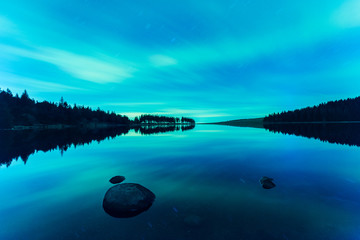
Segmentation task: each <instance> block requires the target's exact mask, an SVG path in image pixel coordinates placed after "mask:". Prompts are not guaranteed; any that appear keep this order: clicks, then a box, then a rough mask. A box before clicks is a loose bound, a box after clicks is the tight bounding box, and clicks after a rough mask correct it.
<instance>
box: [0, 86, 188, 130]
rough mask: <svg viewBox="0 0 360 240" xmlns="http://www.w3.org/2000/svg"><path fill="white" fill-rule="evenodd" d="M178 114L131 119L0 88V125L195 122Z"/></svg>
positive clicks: (2, 126)
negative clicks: (13, 92)
mask: <svg viewBox="0 0 360 240" xmlns="http://www.w3.org/2000/svg"><path fill="white" fill-rule="evenodd" d="M179 119H180V118H174V117H165V116H156V115H149V114H147V115H141V116H140V117H136V118H135V119H134V120H133V121H132V120H130V119H129V118H128V117H127V116H124V115H119V114H116V113H115V112H105V111H103V110H101V109H100V108H97V109H96V110H93V109H91V108H89V107H85V106H78V105H76V104H74V106H71V105H70V104H68V103H67V102H66V101H65V100H64V98H63V97H61V99H60V102H59V103H58V104H56V103H51V102H48V101H43V102H38V101H35V100H34V99H31V98H30V97H29V94H28V93H27V91H26V90H25V91H24V92H23V94H22V95H21V97H20V98H19V97H18V95H16V96H13V94H12V93H11V91H10V90H9V89H8V90H7V91H0V129H9V128H13V127H14V126H38V127H41V126H42V127H47V126H48V125H62V126H75V125H76V126H83V127H84V126H89V125H95V126H99V125H100V126H101V125H134V124H137V125H139V124H140V125H151V124H162V125H175V124H183V125H194V124H195V121H194V120H193V119H190V118H181V122H180V120H179Z"/></svg>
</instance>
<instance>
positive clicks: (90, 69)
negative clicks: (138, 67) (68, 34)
mask: <svg viewBox="0 0 360 240" xmlns="http://www.w3.org/2000/svg"><path fill="white" fill-rule="evenodd" d="M39 60H43V61H46V62H49V63H52V64H54V65H56V66H58V67H59V68H60V69H62V70H63V71H65V72H68V73H69V74H71V75H72V76H74V77H76V78H79V79H83V80H87V81H90V82H95V83H111V82H120V81H122V80H124V79H126V78H131V77H133V75H132V73H133V72H134V71H135V69H134V68H132V67H128V66H121V64H120V63H118V64H116V65H115V64H114V63H109V62H107V61H102V60H100V59H96V58H93V57H88V56H82V55H77V54H74V53H70V52H66V51H62V50H57V49H43V51H42V54H41V56H40V58H39Z"/></svg>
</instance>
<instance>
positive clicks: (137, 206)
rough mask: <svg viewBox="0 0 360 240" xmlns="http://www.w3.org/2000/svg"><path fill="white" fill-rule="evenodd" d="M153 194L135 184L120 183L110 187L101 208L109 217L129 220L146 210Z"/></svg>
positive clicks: (151, 201) (152, 200)
mask: <svg viewBox="0 0 360 240" xmlns="http://www.w3.org/2000/svg"><path fill="white" fill-rule="evenodd" d="M154 200H155V194H154V193H152V192H151V191H150V190H149V189H147V188H145V187H143V186H141V185H140V184H137V183H122V184H118V185H115V186H113V187H111V188H110V189H109V190H108V191H107V192H106V194H105V197H104V201H103V208H104V210H105V212H106V213H108V214H109V215H110V216H113V217H117V218H129V217H134V216H136V215H139V214H140V213H142V212H144V211H146V210H148V209H149V208H150V207H151V205H152V204H153V202H154Z"/></svg>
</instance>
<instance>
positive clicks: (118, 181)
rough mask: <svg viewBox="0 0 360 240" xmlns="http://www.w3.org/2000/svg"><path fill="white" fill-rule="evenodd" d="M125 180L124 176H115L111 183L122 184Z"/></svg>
mask: <svg viewBox="0 0 360 240" xmlns="http://www.w3.org/2000/svg"><path fill="white" fill-rule="evenodd" d="M124 180H125V177H124V176H115V177H112V178H111V179H110V180H109V182H111V183H112V184H117V183H121V182H123V181H124Z"/></svg>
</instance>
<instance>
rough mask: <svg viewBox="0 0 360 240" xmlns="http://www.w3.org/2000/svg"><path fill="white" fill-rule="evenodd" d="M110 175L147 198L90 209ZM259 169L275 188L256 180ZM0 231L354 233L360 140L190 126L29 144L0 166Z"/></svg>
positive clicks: (221, 235) (145, 235) (147, 235)
mask: <svg viewBox="0 0 360 240" xmlns="http://www.w3.org/2000/svg"><path fill="white" fill-rule="evenodd" d="M115 175H123V176H125V177H126V180H125V182H128V183H139V184H141V185H143V186H145V187H146V188H148V189H150V190H151V191H152V192H153V193H154V194H155V195H156V199H155V202H154V204H153V205H152V207H151V208H150V209H149V210H148V211H146V212H144V213H142V214H140V215H138V216H136V217H133V218H127V219H119V218H113V217H111V216H109V215H107V214H106V213H105V212H104V210H103V208H102V201H103V197H104V195H105V192H106V191H107V190H108V189H109V188H110V187H111V186H112V184H111V183H109V179H110V178H111V177H113V176H115ZM262 176H268V177H272V178H274V182H275V184H276V187H275V188H273V189H269V190H266V189H263V188H262V187H261V185H260V184H259V179H260V178H261V177H262ZM0 192H1V197H0V199H1V202H0V203H1V204H0V239H2V240H11V239H16V240H18V239H30V240H31V239H122V240H123V239H139V240H141V239H145V240H146V239H156V240H159V239H160V240H161V239H169V240H171V239H174V240H175V239H176V240H177V239H284V240H286V239H350V240H353V239H360V148H359V147H350V146H344V145H337V144H329V143H324V142H320V141H317V140H314V139H307V138H303V137H296V136H289V135H282V134H274V133H270V132H268V131H265V130H264V129H254V128H234V127H227V126H215V125H212V126H210V125H198V126H197V127H196V128H195V129H194V130H192V131H185V132H170V133H164V134H158V135H151V136H143V135H139V134H136V133H134V132H130V133H129V134H127V135H125V136H118V137H116V138H115V139H110V140H105V141H102V142H100V143H98V142H93V143H92V144H90V145H85V146H81V147H77V148H76V149H75V148H74V147H70V148H69V149H68V150H67V151H66V152H64V154H63V156H61V154H60V152H59V151H52V152H46V153H44V152H38V153H36V154H33V155H31V156H30V157H29V159H28V161H27V163H26V165H24V163H23V162H22V161H21V160H18V161H14V162H13V163H12V164H11V165H10V166H9V167H6V166H3V167H2V168H0Z"/></svg>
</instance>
